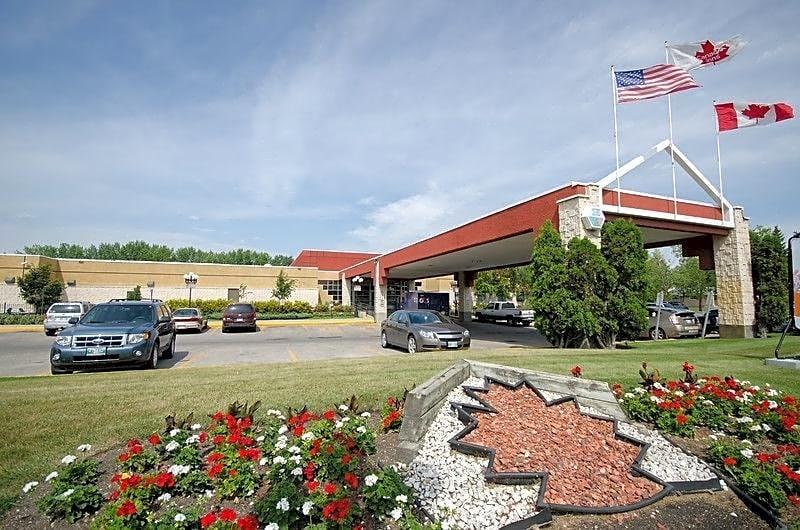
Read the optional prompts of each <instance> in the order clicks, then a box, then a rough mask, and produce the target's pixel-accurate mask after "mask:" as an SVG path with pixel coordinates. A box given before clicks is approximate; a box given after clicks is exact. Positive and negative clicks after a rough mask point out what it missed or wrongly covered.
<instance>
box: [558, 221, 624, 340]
mask: <svg viewBox="0 0 800 530" xmlns="http://www.w3.org/2000/svg"><path fill="white" fill-rule="evenodd" d="M617 277H618V276H617V273H616V271H615V270H614V269H613V268H611V266H609V265H608V263H607V262H606V260H605V259H604V258H603V254H602V252H601V251H600V249H599V248H597V247H596V246H595V245H594V243H592V242H591V241H589V240H588V239H586V238H585V237H580V238H578V237H576V238H573V239H572V240H571V241H570V242H569V244H568V245H567V281H566V288H567V290H568V291H569V293H570V295H571V311H569V312H568V313H567V318H568V321H567V322H568V324H567V329H568V334H569V335H571V338H570V340H569V341H568V343H567V346H568V347H581V348H585V347H595V346H599V347H601V348H613V347H614V343H613V341H609V340H610V339H609V338H608V337H609V336H610V337H615V336H616V333H617V331H618V329H619V323H618V322H617V321H616V320H615V318H614V317H615V315H612V314H611V313H610V311H609V300H610V298H611V295H612V293H613V290H614V287H615V286H616V284H617Z"/></svg>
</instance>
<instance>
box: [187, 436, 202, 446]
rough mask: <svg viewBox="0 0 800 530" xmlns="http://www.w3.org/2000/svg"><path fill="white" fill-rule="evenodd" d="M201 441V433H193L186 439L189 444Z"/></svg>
mask: <svg viewBox="0 0 800 530" xmlns="http://www.w3.org/2000/svg"><path fill="white" fill-rule="evenodd" d="M199 441H200V435H199V434H193V435H191V436H190V437H188V438H187V439H186V443H187V444H196V443H197V442H199Z"/></svg>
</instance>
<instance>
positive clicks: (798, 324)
mask: <svg viewBox="0 0 800 530" xmlns="http://www.w3.org/2000/svg"><path fill="white" fill-rule="evenodd" d="M789 254H790V255H791V257H792V316H793V317H794V327H795V329H800V237H793V238H791V239H789Z"/></svg>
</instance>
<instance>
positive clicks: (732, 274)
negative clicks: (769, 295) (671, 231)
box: [714, 207, 756, 338]
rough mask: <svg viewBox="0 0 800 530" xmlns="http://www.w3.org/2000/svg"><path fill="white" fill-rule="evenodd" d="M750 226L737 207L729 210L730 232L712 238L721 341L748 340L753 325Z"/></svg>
mask: <svg viewBox="0 0 800 530" xmlns="http://www.w3.org/2000/svg"><path fill="white" fill-rule="evenodd" d="M750 259H751V258H750V226H749V223H748V219H747V217H745V216H744V212H743V211H742V208H741V207H734V209H733V229H731V231H730V232H729V233H728V235H726V236H714V270H715V272H716V274H717V307H719V336H720V337H721V338H752V337H753V328H754V326H755V323H756V309H755V300H754V297H753V276H752V269H751V264H750Z"/></svg>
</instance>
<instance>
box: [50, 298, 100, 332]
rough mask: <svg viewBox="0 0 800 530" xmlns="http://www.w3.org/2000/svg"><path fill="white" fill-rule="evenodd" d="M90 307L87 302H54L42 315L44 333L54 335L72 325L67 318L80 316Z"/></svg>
mask: <svg viewBox="0 0 800 530" xmlns="http://www.w3.org/2000/svg"><path fill="white" fill-rule="evenodd" d="M91 308H92V304H90V303H89V302H56V303H55V304H53V305H51V306H50V308H49V309H48V310H47V313H45V315H44V334H45V335H55V334H56V332H58V331H61V330H62V329H64V328H67V327H69V326H71V325H72V324H70V323H69V319H71V318H81V317H82V316H83V315H84V314H85V313H86V312H87V311H88V310H89V309H91Z"/></svg>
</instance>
